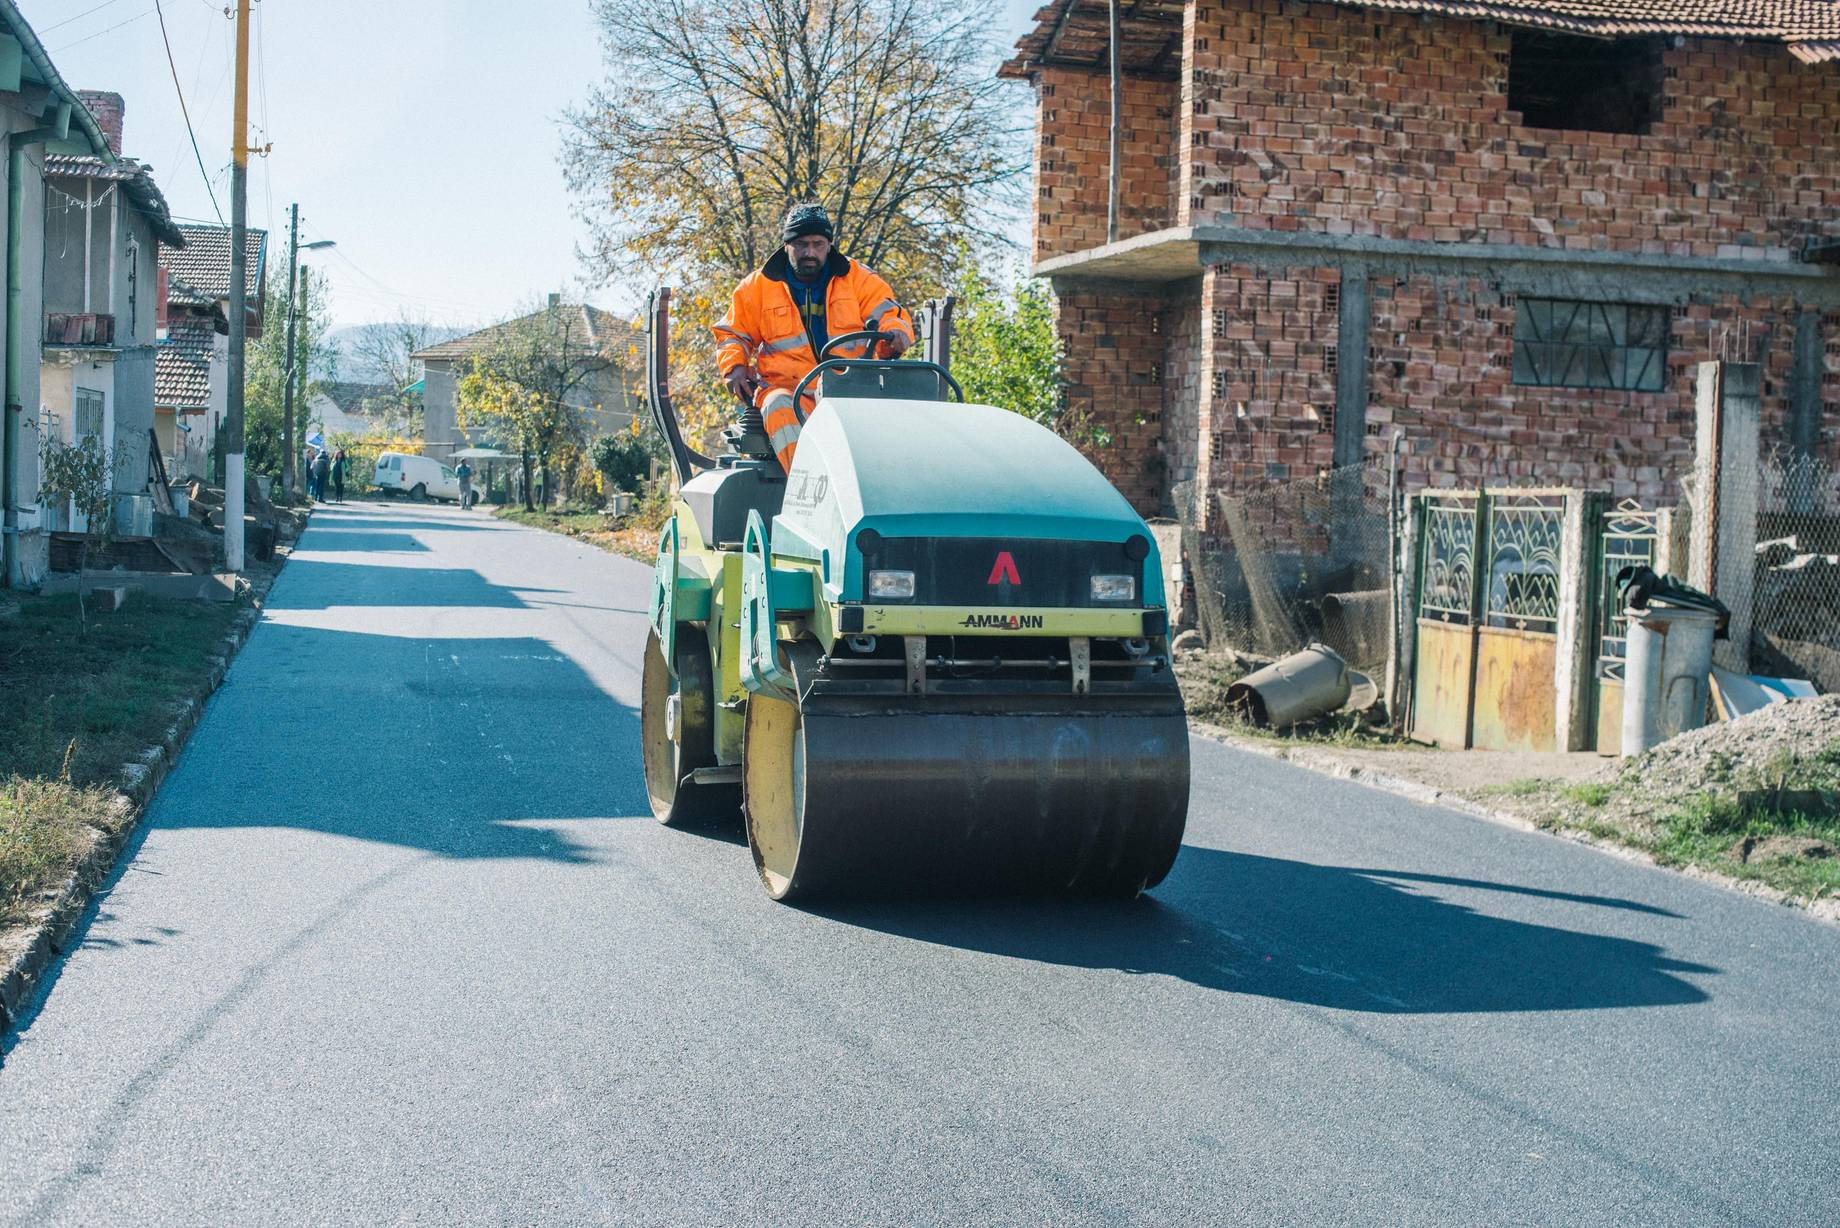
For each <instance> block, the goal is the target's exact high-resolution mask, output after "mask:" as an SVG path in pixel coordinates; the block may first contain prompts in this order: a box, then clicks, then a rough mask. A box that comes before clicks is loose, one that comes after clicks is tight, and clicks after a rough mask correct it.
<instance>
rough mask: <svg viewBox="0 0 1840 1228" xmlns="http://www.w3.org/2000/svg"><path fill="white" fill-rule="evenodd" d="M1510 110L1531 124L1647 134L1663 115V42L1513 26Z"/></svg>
mask: <svg viewBox="0 0 1840 1228" xmlns="http://www.w3.org/2000/svg"><path fill="white" fill-rule="evenodd" d="M1511 37H1512V39H1513V43H1512V46H1511V47H1510V49H1509V53H1508V109H1509V110H1510V111H1519V112H1520V113H1521V122H1522V123H1523V124H1525V125H1527V127H1529V128H1569V129H1573V130H1578V131H1584V132H1638V133H1639V132H1647V131H1648V128H1649V125H1650V124H1652V123H1654V122H1655V120H1657V119H1659V118H1660V116H1661V81H1662V65H1661V42H1660V40H1658V39H1652V38H1620V39H1602V38H1578V37H1575V36H1573V35H1569V34H1546V33H1542V32H1540V31H1537V30H1522V29H1516V30H1514V31H1513V33H1512V35H1511Z"/></svg>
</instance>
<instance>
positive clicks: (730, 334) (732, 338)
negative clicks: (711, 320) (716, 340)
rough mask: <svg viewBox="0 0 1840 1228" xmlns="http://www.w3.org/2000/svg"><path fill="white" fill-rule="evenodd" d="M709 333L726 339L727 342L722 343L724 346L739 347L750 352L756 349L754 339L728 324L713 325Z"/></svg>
mask: <svg viewBox="0 0 1840 1228" xmlns="http://www.w3.org/2000/svg"><path fill="white" fill-rule="evenodd" d="M709 331H710V332H712V333H714V334H715V335H716V336H718V337H726V338H727V340H726V341H724V342H722V344H723V345H739V346H741V347H742V348H743V349H748V350H751V349H753V348H754V339H753V338H752V337H750V336H748V335H747V334H746V333H744V332H742V331H741V330H740V329H738V328H730V327H729V326H728V325H726V324H716V325H712V326H711V327H710V330H709Z"/></svg>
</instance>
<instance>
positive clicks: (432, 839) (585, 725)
mask: <svg viewBox="0 0 1840 1228" xmlns="http://www.w3.org/2000/svg"><path fill="white" fill-rule="evenodd" d="M297 565H298V564H290V565H289V566H290V567H293V566H297ZM650 814H651V810H650V808H649V805H648V803H647V800H646V796H645V790H644V786H643V775H642V773H641V770H640V764H639V718H638V714H637V713H636V712H634V711H633V710H632V709H631V708H629V707H627V706H626V705H624V704H622V703H621V702H619V701H618V700H616V699H614V698H613V697H612V696H611V695H609V694H607V692H606V691H605V690H603V689H602V688H601V686H600V685H599V684H597V683H596V682H595V680H594V679H592V678H590V677H589V676H588V675H587V674H586V673H585V672H584V671H583V670H582V669H581V667H580V666H578V665H577V664H575V662H574V661H572V660H571V659H569V657H568V656H566V655H565V654H563V653H561V652H559V651H557V649H556V648H555V647H554V646H553V645H551V644H549V643H548V642H546V641H544V640H540V639H535V638H528V637H507V638H477V639H472V638H468V639H462V638H450V639H418V638H413V637H397V636H387V635H366V634H359V633H355V632H346V631H328V630H323V629H319V628H313V627H299V626H291V625H287V624H281V623H273V624H269V625H266V626H264V627H263V629H262V633H261V634H260V635H256V636H252V637H251V638H250V641H249V643H248V645H247V646H246V647H245V648H244V650H243V654H242V656H241V657H240V658H239V659H238V661H237V664H236V670H235V673H234V674H233V676H232V678H231V681H230V683H229V684H228V685H226V686H225V687H224V688H222V689H221V690H220V691H219V692H218V694H217V696H216V697H215V698H214V699H213V700H212V702H211V708H210V711H209V712H208V714H207V716H206V719H205V721H204V722H203V723H201V724H200V726H199V729H198V732H197V733H196V734H195V735H194V737H193V739H192V742H191V744H190V745H189V746H188V747H187V748H186V750H185V753H184V755H183V756H182V757H181V759H180V761H179V764H178V766H177V768H176V770H175V771H174V773H173V775H172V777H171V778H170V779H168V781H167V782H166V784H165V785H164V786H163V787H162V788H161V790H160V792H159V794H158V795H157V796H156V798H155V799H154V802H153V806H152V809H151V812H150V815H149V823H148V824H147V827H148V828H155V829H157V828H179V827H184V828H219V827H292V828H298V829H301V830H305V831H314V832H322V833H325V834H328V835H337V836H347V837H351V838H353V839H358V840H373V841H378V842H381V843H386V844H394V845H400V846H404V847H409V848H417V849H423V850H426V851H428V852H431V853H435V854H438V855H441V856H444V857H457V858H473V857H491V858H498V857H531V858H542V859H546V860H553V861H565V862H586V861H589V860H591V854H590V852H589V850H588V849H587V848H586V846H584V845H583V844H581V843H580V842H579V841H576V840H573V839H571V838H570V837H569V836H568V835H566V834H565V833H562V832H558V831H556V830H554V829H553V828H551V827H546V826H545V825H544V824H545V823H546V822H553V821H556V820H573V819H625V818H630V817H637V816H645V818H646V820H647V821H648V822H649V821H650Z"/></svg>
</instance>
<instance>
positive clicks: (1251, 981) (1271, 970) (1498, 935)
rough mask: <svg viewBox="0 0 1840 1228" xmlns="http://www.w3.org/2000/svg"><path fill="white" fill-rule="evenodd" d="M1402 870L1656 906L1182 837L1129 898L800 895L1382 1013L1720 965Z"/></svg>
mask: <svg viewBox="0 0 1840 1228" xmlns="http://www.w3.org/2000/svg"><path fill="white" fill-rule="evenodd" d="M1415 882H1418V883H1429V884H1441V885H1446V886H1456V887H1463V888H1468V889H1479V890H1484V891H1500V892H1508V893H1512V894H1516V895H1528V894H1531V895H1536V896H1548V895H1550V896H1553V897H1555V899H1556V900H1560V901H1565V902H1566V903H1567V904H1568V905H1570V904H1584V905H1587V906H1596V907H1604V908H1609V909H1615V910H1618V911H1624V910H1629V909H1634V910H1637V911H1646V912H1660V911H1661V910H1656V909H1649V908H1647V906H1645V905H1640V904H1634V903H1631V902H1629V901H1623V900H1614V899H1601V898H1596V897H1577V896H1566V895H1563V894H1562V893H1549V892H1545V891H1540V890H1535V889H1531V888H1524V887H1518V886H1514V885H1509V884H1495V883H1486V882H1475V881H1472V880H1465V879H1447V878H1440V877H1438V876H1432V875H1416V874H1401V873H1394V872H1391V871H1386V870H1374V869H1356V868H1353V867H1348V866H1317V865H1309V864H1306V863H1304V862H1298V861H1286V860H1282V859H1279V858H1272V857H1260V856H1255V855H1253V854H1249V853H1234V852H1226V851H1223V850H1219V849H1208V848H1198V847H1195V846H1193V845H1189V846H1185V847H1184V848H1183V850H1182V856H1181V858H1180V860H1178V861H1177V863H1176V871H1175V873H1174V874H1172V875H1171V877H1170V879H1169V880H1168V882H1167V883H1166V884H1165V885H1164V886H1163V887H1161V888H1159V889H1158V890H1157V891H1156V892H1155V893H1154V894H1153V895H1150V896H1146V897H1144V898H1142V899H1140V900H1139V901H1137V902H1136V903H1133V904H1108V903H1096V902H1082V901H1045V902H1044V901H1002V902H995V901H982V902H981V901H964V900H957V901H938V902H926V901H902V902H899V903H887V904H867V903H848V904H843V903H839V904H834V905H829V906H826V907H823V908H820V909H816V910H814V911H817V912H820V913H821V914H822V915H824V916H827V917H830V918H832V919H833V920H837V921H841V922H846V923H848V924H851V925H858V926H862V927H864V928H866V929H873V930H879V931H882V932H884V933H889V934H896V935H900V936H902V937H907V938H914V939H917V940H920V941H923V942H931V943H937V944H940V945H943V946H952V947H960V948H963V949H966V950H973V951H987V952H990V953H992V954H996V955H1006V956H1010V957H1012V958H1016V959H1027V960H1037V961H1041V962H1044V963H1050V964H1064V965H1068V966H1072V967H1080V968H1115V969H1122V970H1125V971H1129V972H1142V973H1160V974H1162V975H1165V976H1173V977H1177V978H1179V979H1181V980H1184V981H1188V982H1190V983H1192V984H1195V985H1199V986H1202V987H1205V988H1208V989H1219V990H1225V991H1228V992H1232V993H1244V994H1255V995H1258V996H1261V997H1268V998H1277V999H1281V1000H1284V1001H1290V1002H1302V1003H1308V1004H1311V1005H1315V1006H1328V1007H1335V1008H1338V1009H1342V1010H1353V1011H1370V1012H1381V1013H1391V1014H1417V1013H1432V1014H1443V1013H1464V1012H1492V1011H1564V1010H1601V1009H1609V1008H1615V1007H1631V1006H1682V1005H1687V1004H1690V1003H1694V1002H1703V1001H1705V1000H1706V999H1707V996H1708V995H1707V994H1706V993H1705V991H1703V990H1701V989H1700V988H1699V987H1698V986H1696V985H1694V984H1692V983H1690V982H1689V981H1686V980H1684V979H1682V976H1681V975H1680V974H1682V973H1698V974H1713V973H1716V972H1717V971H1718V969H1716V968H1710V967H1706V966H1704V965H1700V964H1691V963H1686V962H1683V961H1679V960H1674V959H1670V958H1668V957H1667V955H1666V954H1665V952H1664V950H1663V948H1661V947H1658V946H1655V945H1653V944H1651V943H1646V942H1637V941H1633V940H1630V939H1626V938H1617V937H1611V936H1607V935H1602V934H1592V933H1584V932H1580V931H1578V930H1572V929H1565V928H1561V927H1559V926H1556V925H1540V924H1533V923H1531V922H1526V921H1517V920H1510V919H1508V918H1505V917H1497V916H1491V915H1489V914H1488V913H1485V912H1479V911H1477V910H1475V909H1473V908H1470V907H1467V906H1465V905H1462V904H1456V903H1452V902H1450V901H1448V900H1444V899H1440V898H1438V897H1437V896H1434V895H1431V894H1427V893H1425V892H1423V891H1420V890H1418V889H1416V888H1415V887H1414V886H1411V885H1409V884H1411V883H1415ZM1572 915H1575V914H1572ZM1664 915H1666V914H1664Z"/></svg>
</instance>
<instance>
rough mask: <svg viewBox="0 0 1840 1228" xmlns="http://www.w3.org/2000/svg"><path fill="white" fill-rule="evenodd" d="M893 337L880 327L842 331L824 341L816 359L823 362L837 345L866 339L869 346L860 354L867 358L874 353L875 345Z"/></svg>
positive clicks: (848, 360)
mask: <svg viewBox="0 0 1840 1228" xmlns="http://www.w3.org/2000/svg"><path fill="white" fill-rule="evenodd" d="M893 337H894V334H893V333H888V332H883V331H881V330H880V329H875V328H865V329H859V330H858V331H856V332H853V333H844V334H843V335H842V336H841V337H832V338H831V339H830V340H829V341H826V342H825V343H824V348H823V349H821V350H819V351H818V361H819V362H823V361H824V360H825V359H826V358H829V357H830V353H831V350H833V349H834V348H836V347H837V346H840V345H853V344H855V343H856V342H858V341H867V342H868V343H869V348H868V349H866V350H864V351H863V355H862V356H863V358H868V357H869V356H870V355H872V354H874V353H875V347H876V346H877V345H880V344H881V343H882V342H884V341H888V340H890V339H892V338H893ZM844 361H846V362H850V361H856V360H854V359H845V360H844Z"/></svg>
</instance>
